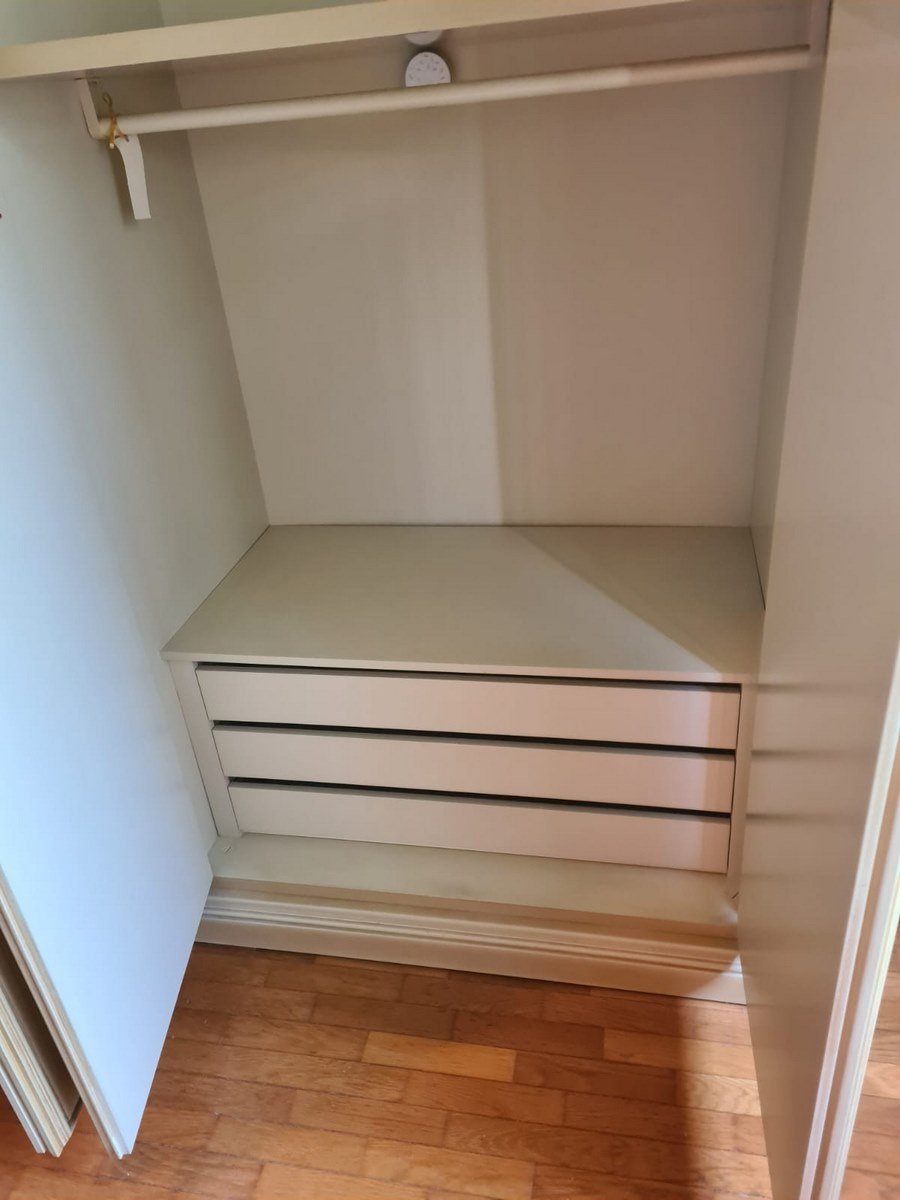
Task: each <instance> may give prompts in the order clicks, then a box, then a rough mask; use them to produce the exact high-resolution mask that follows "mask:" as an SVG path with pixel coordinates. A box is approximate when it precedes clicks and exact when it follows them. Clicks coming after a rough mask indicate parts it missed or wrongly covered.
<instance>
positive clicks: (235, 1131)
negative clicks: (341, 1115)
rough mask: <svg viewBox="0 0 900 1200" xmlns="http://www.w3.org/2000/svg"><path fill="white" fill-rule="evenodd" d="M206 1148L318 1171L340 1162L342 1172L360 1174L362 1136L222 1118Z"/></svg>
mask: <svg viewBox="0 0 900 1200" xmlns="http://www.w3.org/2000/svg"><path fill="white" fill-rule="evenodd" d="M209 1148H210V1149H211V1150H218V1151H219V1152H220V1153H221V1154H239V1155H241V1156H243V1157H247V1158H252V1159H254V1160H255V1161H257V1162H260V1161H264V1162H282V1163H290V1164H291V1165H293V1166H297V1167H318V1168H320V1169H321V1170H328V1169H330V1168H333V1167H334V1166H335V1165H336V1164H337V1163H341V1164H342V1167H343V1169H344V1170H345V1171H347V1172H349V1173H351V1174H360V1173H361V1168H362V1161H363V1150H364V1148H365V1139H364V1138H362V1137H358V1136H356V1135H354V1134H348V1133H335V1132H333V1131H332V1130H324V1129H298V1128H296V1127H295V1126H292V1125H272V1124H268V1123H266V1122H263V1121H235V1120H233V1119H232V1118H231V1117H222V1118H221V1119H220V1120H219V1122H218V1124H217V1126H216V1129H215V1132H214V1133H213V1134H212V1136H211V1137H210V1139H209Z"/></svg>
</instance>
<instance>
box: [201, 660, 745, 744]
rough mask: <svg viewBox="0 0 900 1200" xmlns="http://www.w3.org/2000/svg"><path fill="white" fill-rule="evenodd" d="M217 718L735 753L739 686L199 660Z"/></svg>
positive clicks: (208, 702) (204, 689) (206, 698)
mask: <svg viewBox="0 0 900 1200" xmlns="http://www.w3.org/2000/svg"><path fill="white" fill-rule="evenodd" d="M197 678H198V680H199V682H200V689H201V691H202V693H203V699H204V701H205V703H206V710H207V713H208V714H209V716H210V718H211V719H212V720H214V721H227V722H241V721H253V722H261V723H264V724H272V725H320V726H332V727H333V726H338V727H340V726H344V727H351V728H353V727H355V728H363V729H403V730H428V731H433V732H436V733H472V734H486V735H489V736H491V735H492V736H495V737H520V738H522V737H525V738H529V737H534V738H567V739H578V740H585V741H596V742H636V743H643V744H646V745H655V746H688V747H695V748H697V749H710V750H733V749H734V747H735V744H736V741H737V723H738V709H739V704H740V689H739V688H736V687H703V686H699V685H693V684H682V685H678V684H655V683H617V682H595V681H582V680H568V679H567V680H558V679H550V680H545V679H541V678H531V677H527V678H522V677H516V676H494V675H489V676H488V675H427V674H407V673H402V672H391V671H384V672H379V671H329V670H316V669H306V668H292V667H238V666H235V667H229V666H221V667H220V666H200V667H198V668H197Z"/></svg>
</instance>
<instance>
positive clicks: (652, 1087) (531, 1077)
mask: <svg viewBox="0 0 900 1200" xmlns="http://www.w3.org/2000/svg"><path fill="white" fill-rule="evenodd" d="M515 1079H516V1082H517V1083H527V1084H533V1085H535V1086H537V1087H549V1088H561V1089H563V1090H565V1091H572V1092H594V1093H596V1094H597V1095H601V1096H626V1097H629V1098H631V1099H633V1100H657V1101H659V1102H661V1103H673V1102H674V1100H675V1095H676V1087H677V1081H676V1075H675V1072H674V1070H671V1069H665V1068H664V1069H660V1068H657V1067H645V1066H636V1065H634V1064H629V1065H628V1066H621V1065H620V1064H618V1063H609V1062H598V1061H595V1060H593V1059H589V1058H572V1057H570V1056H567V1055H563V1054H517V1055H516V1072H515Z"/></svg>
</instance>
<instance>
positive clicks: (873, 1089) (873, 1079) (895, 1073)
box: [863, 1062, 900, 1100]
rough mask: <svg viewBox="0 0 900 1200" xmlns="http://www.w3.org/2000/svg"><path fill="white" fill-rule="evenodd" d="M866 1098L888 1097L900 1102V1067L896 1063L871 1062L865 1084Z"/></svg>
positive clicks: (867, 1068)
mask: <svg viewBox="0 0 900 1200" xmlns="http://www.w3.org/2000/svg"><path fill="white" fill-rule="evenodd" d="M863 1093H864V1095H866V1096H887V1097H888V1098H889V1099H891V1100H900V1066H898V1065H897V1064H895V1063H882V1062H870V1063H869V1065H868V1066H867V1067H866V1076H865V1081H864V1083H863Z"/></svg>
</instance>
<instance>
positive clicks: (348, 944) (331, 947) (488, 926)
mask: <svg viewBox="0 0 900 1200" xmlns="http://www.w3.org/2000/svg"><path fill="white" fill-rule="evenodd" d="M197 937H198V941H201V942H214V943H217V944H219V945H226V946H257V947H260V948H263V949H267V950H291V951H295V952H301V953H307V954H309V953H311V954H327V955H334V956H337V957H343V958H364V959H370V960H374V961H380V962H393V963H409V964H411V965H415V966H425V967H444V968H450V969H452V970H460V971H482V972H485V973H489V974H493V975H513V976H519V977H520V978H527V979H548V980H555V981H558V982H562V983H580V984H589V985H591V986H593V987H610V988H622V989H625V990H628V991H638V992H653V993H658V994H661V995H670V996H691V997H696V998H701V999H705V1000H719V1001H724V1002H726V1003H729V1004H744V1003H745V1002H746V1001H745V997H744V985H743V979H742V976H741V966H740V960H739V958H738V954H737V949H736V947H735V946H734V945H733V944H732V943H730V942H729V941H727V940H725V939H720V938H703V937H696V936H687V935H685V934H674V933H673V934H670V935H668V936H667V935H666V933H665V930H664V929H661V928H656V929H655V930H654V931H653V933H652V934H648V933H647V932H646V931H638V932H634V933H631V932H625V933H623V931H622V928H621V926H619V927H617V928H616V930H615V932H612V931H610V930H605V929H604V928H603V925H602V923H600V922H599V921H598V922H597V923H596V924H586V923H585V924H582V923H578V924H576V923H569V922H561V921H560V922H555V921H547V920H546V919H540V920H537V919H535V920H534V921H530V920H528V919H527V918H521V917H508V916H503V915H501V916H497V915H495V914H492V913H491V912H490V911H489V910H486V911H485V913H484V914H481V913H477V912H474V913H473V912H472V911H452V910H450V911H448V910H446V909H441V910H436V909H433V908H429V909H425V908H416V907H414V906H412V905H409V906H406V905H403V906H400V905H390V906H388V905H374V904H373V905H370V904H366V903H363V902H359V901H337V900H322V899H321V898H318V897H314V896H304V895H289V894H285V893H284V892H272V893H269V894H266V893H264V892H260V891H250V890H241V889H234V890H232V889H230V888H229V889H214V890H213V892H212V893H211V894H210V897H209V899H208V900H207V904H206V909H205V912H204V915H203V920H202V922H201V924H200V930H199V933H198V935H197Z"/></svg>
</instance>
